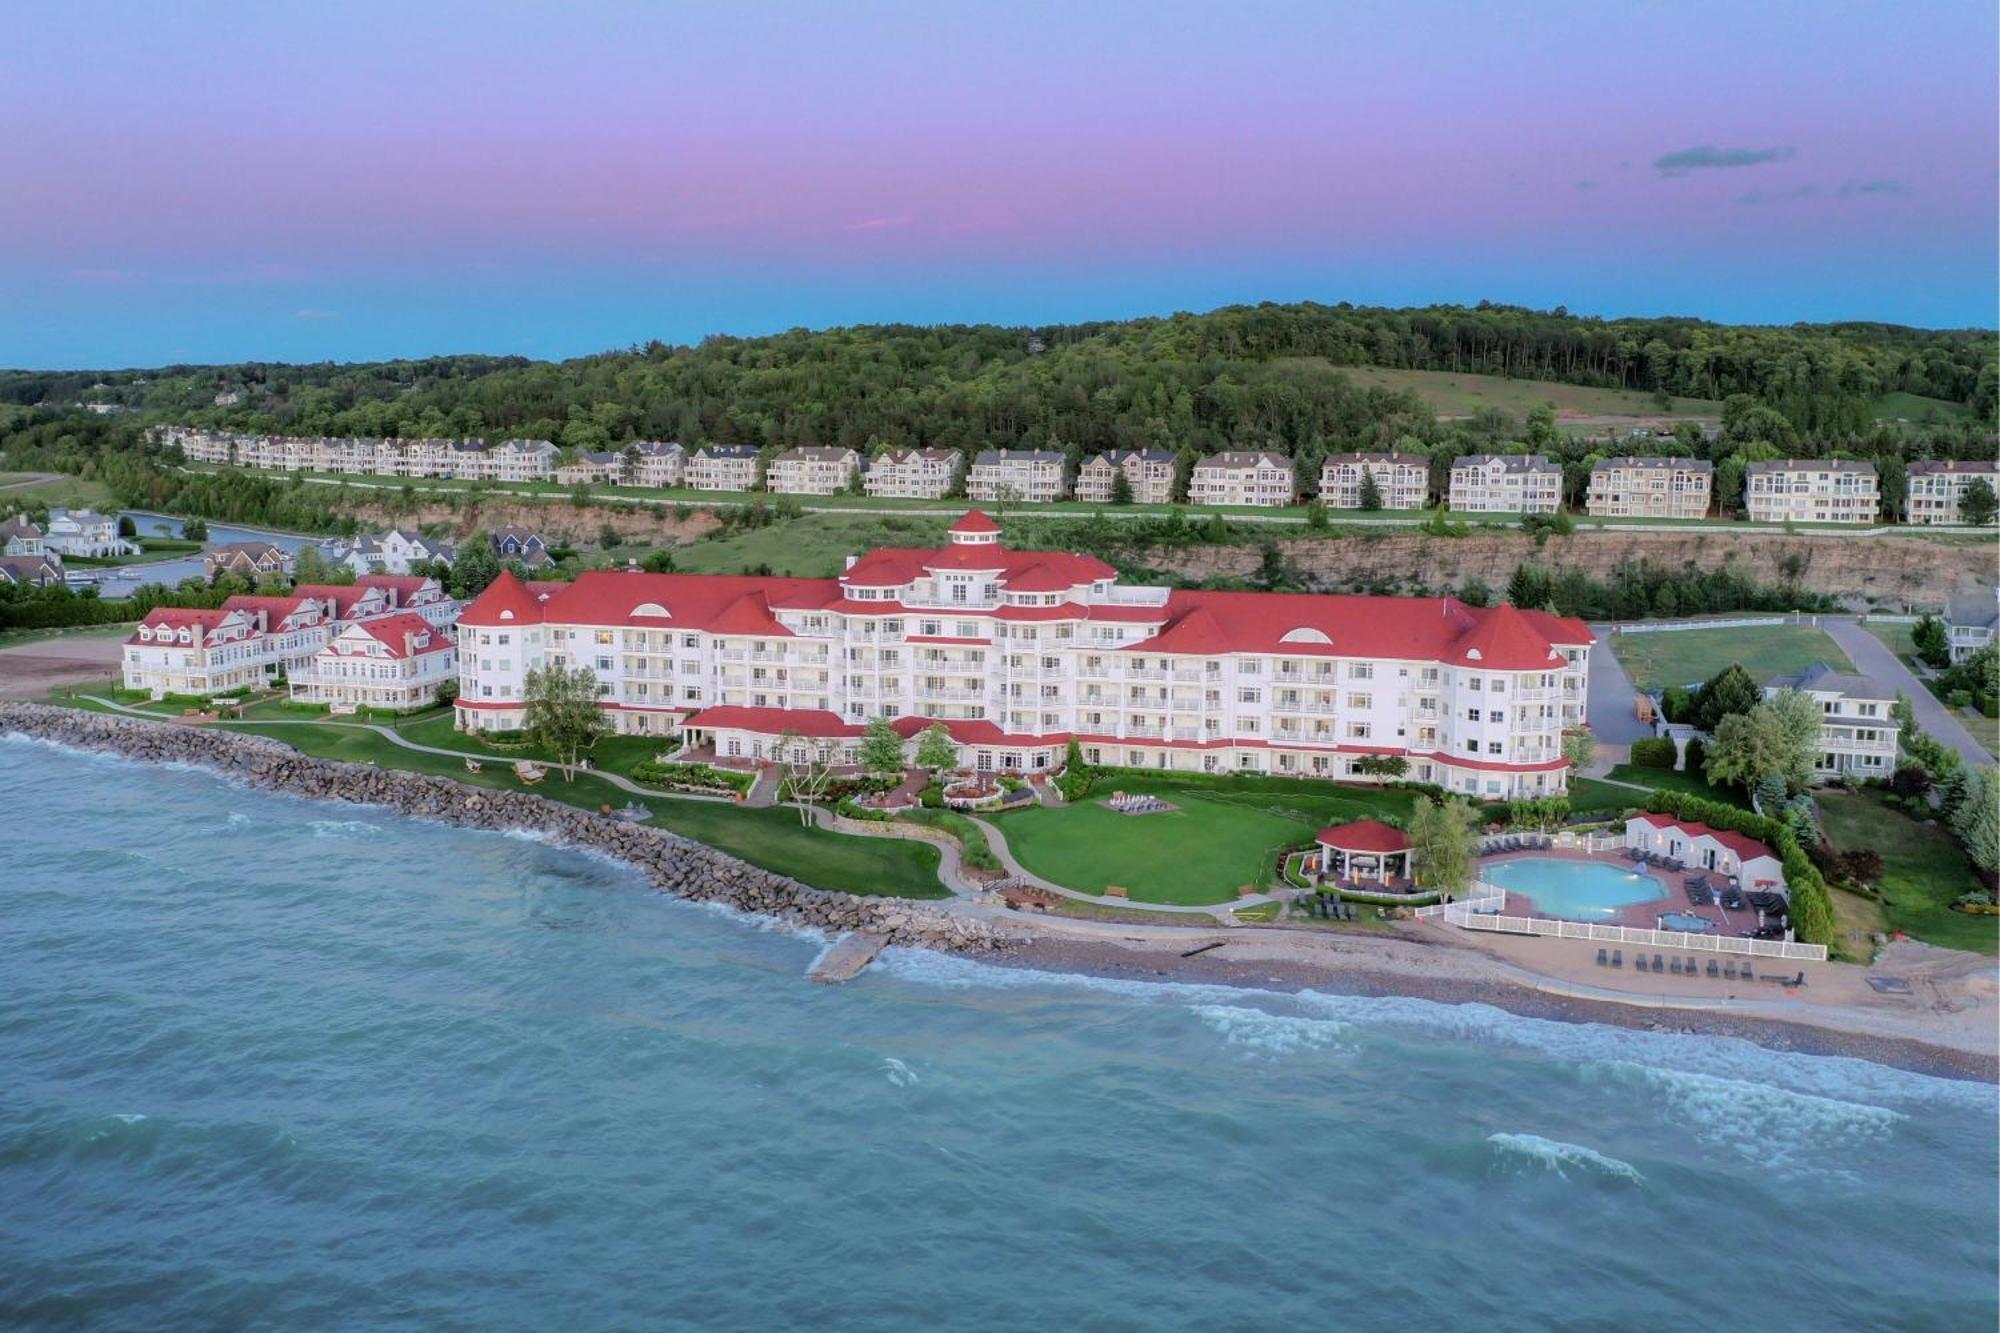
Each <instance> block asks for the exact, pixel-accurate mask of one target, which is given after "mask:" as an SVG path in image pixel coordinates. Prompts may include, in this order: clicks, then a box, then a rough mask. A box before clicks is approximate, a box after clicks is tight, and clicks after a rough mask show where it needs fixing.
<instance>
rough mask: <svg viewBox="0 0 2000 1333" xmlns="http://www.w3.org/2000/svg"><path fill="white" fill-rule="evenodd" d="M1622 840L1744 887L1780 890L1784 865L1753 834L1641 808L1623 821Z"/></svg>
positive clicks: (1637, 849)
mask: <svg viewBox="0 0 2000 1333" xmlns="http://www.w3.org/2000/svg"><path fill="white" fill-rule="evenodd" d="M1625 846H1626V847H1627V848H1629V849H1631V850H1632V851H1635V852H1649V853H1651V854H1652V855H1654V856H1665V857H1671V858H1672V859H1674V860H1676V861H1679V862H1680V863H1681V864H1683V865H1685V866H1687V867H1689V868H1690V869H1695V870H1706V871H1709V872H1711V873H1713V874H1717V875H1727V876H1729V877H1730V878H1732V879H1734V880H1736V881H1737V883H1738V885H1739V886H1740V887H1742V888H1745V889H1763V890H1767V891H1772V892H1779V893H1782V892H1783V891H1784V888H1785V866H1784V862H1782V861H1780V860H1779V859H1778V855H1777V853H1776V852H1773V851H1772V850H1771V849H1770V848H1769V847H1766V846H1765V845H1764V844H1763V843H1761V842H1758V841H1757V840H1756V839H1755V838H1752V837H1750V836H1748V835H1747V834H1742V833H1732V832H1731V831H1730V830H1728V829H1719V828H1710V827H1709V826H1708V825H1706V824H1701V823H1696V822H1694V821H1692V820H1685V819H1676V818H1674V817H1673V816H1672V815H1658V814H1652V813H1650V812H1642V813H1640V814H1636V815H1633V816H1632V817H1631V818H1630V819H1627V820H1626V821H1625Z"/></svg>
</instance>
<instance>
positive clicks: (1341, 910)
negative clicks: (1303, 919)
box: [1292, 893, 1363, 921]
mask: <svg viewBox="0 0 2000 1333" xmlns="http://www.w3.org/2000/svg"><path fill="white" fill-rule="evenodd" d="M1292 910H1293V911H1295V912H1300V913H1303V914H1304V915H1305V916H1308V917H1313V918H1317V919H1318V920H1321V921H1359V920H1360V919H1361V912H1362V910H1363V909H1362V908H1361V907H1359V906H1357V905H1356V904H1354V903H1347V902H1342V901H1341V900H1340V898H1339V896H1338V895H1336V894H1331V893H1302V894H1300V895H1299V896H1298V897H1296V898H1294V899H1292Z"/></svg>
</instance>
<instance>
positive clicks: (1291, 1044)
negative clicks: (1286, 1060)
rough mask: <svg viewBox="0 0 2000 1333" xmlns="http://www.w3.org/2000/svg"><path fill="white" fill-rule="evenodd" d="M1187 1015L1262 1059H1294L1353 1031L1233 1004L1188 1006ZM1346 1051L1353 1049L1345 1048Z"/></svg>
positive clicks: (1332, 1021)
mask: <svg viewBox="0 0 2000 1333" xmlns="http://www.w3.org/2000/svg"><path fill="white" fill-rule="evenodd" d="M1189 1008H1190V1012H1192V1013H1193V1014H1194V1016H1195V1017H1196V1018H1199V1019H1200V1020H1201V1021H1202V1022H1203V1023H1204V1024H1205V1025H1207V1026H1208V1027H1209V1028H1212V1029H1213V1030H1214V1031H1216V1032H1218V1033H1220V1034H1221V1036H1222V1039H1223V1040H1224V1041H1226V1042H1228V1043H1229V1044H1230V1045H1231V1046H1240V1047H1243V1048H1245V1049H1248V1050H1252V1051H1256V1052H1258V1053H1259V1054H1263V1055H1293V1054H1296V1053H1298V1052H1300V1051H1312V1050H1319V1049H1321V1048H1322V1047H1326V1046H1332V1045H1334V1044H1336V1043H1339V1042H1341V1039H1342V1038H1343V1037H1346V1036H1348V1035H1349V1034H1350V1033H1352V1032H1353V1031H1354V1027H1353V1025H1352V1024H1351V1023H1343V1022H1341V1021H1340V1020H1339V1019H1337V1018H1300V1017H1298V1016H1297V1015H1293V1014H1273V1013H1268V1012H1266V1011H1265V1010H1262V1009H1249V1008H1244V1007H1242V1006H1240V1005H1233V1004H1197V1005H1191V1006H1190V1007H1189ZM1347 1049H1352V1047H1351V1046H1348V1047H1347Z"/></svg>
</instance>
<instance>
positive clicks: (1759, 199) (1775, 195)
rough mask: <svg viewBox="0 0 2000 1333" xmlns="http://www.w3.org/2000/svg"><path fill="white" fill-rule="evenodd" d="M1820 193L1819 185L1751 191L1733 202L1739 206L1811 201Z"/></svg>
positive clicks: (1740, 195)
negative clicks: (1799, 200) (1783, 201)
mask: <svg viewBox="0 0 2000 1333" xmlns="http://www.w3.org/2000/svg"><path fill="white" fill-rule="evenodd" d="M1818 193H1819V186H1817V185H1801V186H1798V187H1797V188H1795V189H1790V190H1751V191H1750V192H1749V193H1747V194H1739V195H1737V196H1736V198H1735V199H1734V200H1733V201H1732V202H1734V203H1739V204H1775V203H1777V202H1779V201H1780V200H1784V199H1811V198H1812V197H1813V196H1815V195H1817V194H1818Z"/></svg>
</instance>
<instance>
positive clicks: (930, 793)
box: [917, 782, 944, 810]
mask: <svg viewBox="0 0 2000 1333" xmlns="http://www.w3.org/2000/svg"><path fill="white" fill-rule="evenodd" d="M917 804H919V805H921V806H923V808H924V809H926V810H942V809H944V787H943V786H942V785H941V784H939V783H936V782H933V783H931V784H930V785H929V786H927V787H925V788H924V789H923V790H922V791H921V792H919V793H917Z"/></svg>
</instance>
